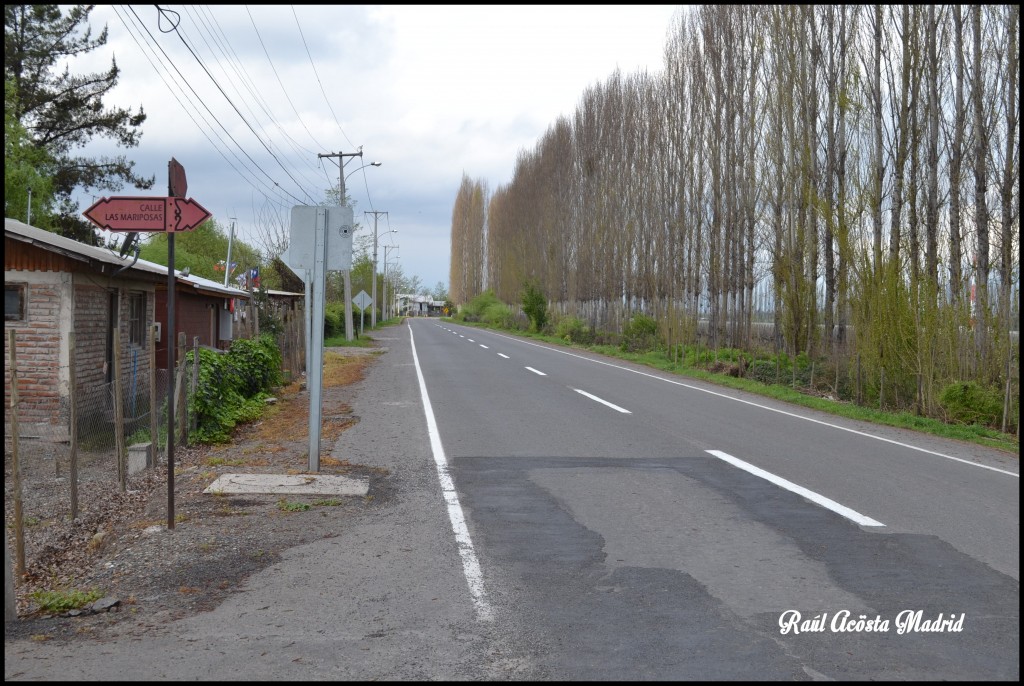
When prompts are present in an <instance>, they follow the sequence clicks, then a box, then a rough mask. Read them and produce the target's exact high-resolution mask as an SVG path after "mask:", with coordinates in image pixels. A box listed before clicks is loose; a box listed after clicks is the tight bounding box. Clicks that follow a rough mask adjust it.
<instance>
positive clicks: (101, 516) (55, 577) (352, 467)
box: [5, 347, 391, 641]
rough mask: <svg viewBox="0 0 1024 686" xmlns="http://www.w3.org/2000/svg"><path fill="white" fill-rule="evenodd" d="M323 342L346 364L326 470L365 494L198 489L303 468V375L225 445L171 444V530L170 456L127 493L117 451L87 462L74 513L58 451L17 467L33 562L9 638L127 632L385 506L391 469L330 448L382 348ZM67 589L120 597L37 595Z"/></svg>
mask: <svg viewBox="0 0 1024 686" xmlns="http://www.w3.org/2000/svg"><path fill="white" fill-rule="evenodd" d="M328 352H329V353H333V354H335V355H339V356H341V357H342V358H343V365H342V367H341V369H343V371H344V373H343V374H338V375H336V378H334V379H333V382H332V381H331V380H330V379H325V388H324V393H323V417H324V430H323V436H324V437H325V438H327V439H330V440H322V448H321V450H322V453H321V469H320V473H321V474H341V475H345V476H349V477H353V478H363V479H367V480H368V481H369V483H370V491H369V494H368V495H367V496H366V497H339V498H311V497H306V496H287V497H282V496H279V495H264V494H243V495H232V496H211V495H209V494H204V493H203V490H204V489H205V488H206V487H207V486H208V485H209V484H210V483H212V482H213V481H214V480H215V479H216V478H217V477H218V476H220V475H221V474H225V473H264V474H299V473H303V472H305V471H306V470H307V468H308V459H307V455H308V409H309V406H308V403H309V396H308V393H307V392H306V391H305V390H300V384H299V383H293V384H290V385H289V386H286V387H283V388H281V389H279V392H278V393H277V395H276V397H277V403H276V404H275V405H273V406H270V407H268V412H267V413H266V414H265V416H264V419H262V420H260V421H257V422H253V423H251V424H248V425H244V426H240V427H238V428H237V429H236V431H235V433H234V435H233V437H232V440H231V442H230V443H227V444H222V445H210V446H202V445H200V446H191V447H181V446H178V447H176V448H175V479H174V512H175V525H174V528H173V529H168V527H167V511H168V502H169V498H168V487H167V466H166V458H165V457H164V456H161V460H160V464H158V465H157V467H156V468H155V469H152V470H145V471H143V472H140V473H139V474H136V475H133V476H131V477H129V479H128V483H127V488H126V489H125V491H124V492H122V491H121V490H120V488H119V487H118V485H117V483H116V478H113V474H112V468H111V464H112V461H113V460H114V457H113V455H109V454H108V455H105V456H100V457H98V458H97V457H94V458H93V459H91V460H90V459H87V460H84V461H83V462H82V465H81V467H80V470H79V482H80V490H81V491H83V492H87V494H85V495H84V496H83V500H86V501H87V504H85V505H83V507H82V511H81V513H80V516H79V518H78V519H77V520H76V521H74V522H73V521H71V520H70V517H69V515H67V514H66V512H67V510H68V507H67V503H68V502H69V501H70V482H69V479H68V478H66V476H65V477H63V478H55V477H54V476H53V470H54V465H53V463H52V462H50V463H45V462H43V461H36V462H35V463H29V464H27V465H23V466H22V482H23V502H24V509H25V513H26V519H27V520H28V521H29V522H30V523H32V525H31V526H28V527H26V529H25V548H26V574H25V575H24V576H23V577H22V578H21V579H20V580H18V583H17V584H16V594H17V607H18V614H19V620H18V621H17V622H9V623H7V625H6V626H5V633H6V636H7V637H9V638H17V637H35V640H38V641H43V640H46V641H48V640H68V639H71V638H74V637H75V636H80V635H82V634H88V635H93V636H97V637H101V636H103V635H105V634H109V633H111V632H114V633H116V632H118V631H121V630H122V629H121V628H120V627H121V625H123V624H125V623H126V622H127V623H129V624H134V625H139V626H142V627H144V628H145V627H149V626H154V625H155V624H157V623H159V622H160V621H167V620H174V619H180V618H183V617H186V616H190V615H192V614H195V613H197V612H202V611H205V610H209V609H211V608H212V607H215V606H216V605H217V604H219V603H220V602H222V600H223V599H224V598H225V597H226V596H227V595H228V594H230V593H231V592H232V591H234V590H236V589H237V588H238V587H239V585H240V584H241V583H242V581H243V580H244V579H245V578H247V577H248V576H249V575H251V574H253V573H254V572H257V571H259V570H261V569H265V568H266V567H268V566H270V565H272V564H274V563H275V562H277V561H279V560H280V559H281V554H282V552H283V551H285V550H287V549H288V548H290V547H293V546H295V545H300V544H303V543H306V542H308V541H310V540H312V539H314V538H316V537H329V536H331V535H336V534H334V533H332V525H333V524H335V523H337V522H340V521H343V520H344V519H345V518H346V517H351V516H353V515H359V514H360V513H364V512H366V511H369V510H372V509H374V508H380V507H382V506H384V505H386V502H387V500H388V498H389V497H390V495H391V489H390V487H389V484H388V474H387V470H381V469H377V468H373V467H369V466H365V465H357V464H352V463H351V462H350V461H349V460H346V459H343V458H342V459H338V458H333V457H331V456H330V450H331V447H332V446H333V444H334V442H335V440H336V438H337V436H339V435H340V434H341V432H343V431H345V430H347V429H349V428H350V427H352V426H354V425H355V424H356V423H357V422H358V421H359V418H358V417H356V416H354V415H353V414H352V408H351V402H352V401H353V398H354V396H355V389H354V386H355V384H356V383H357V382H359V381H360V380H361V379H362V378H363V376H364V373H365V370H366V368H367V367H368V366H369V365H371V364H373V363H374V362H375V361H376V360H377V359H378V357H379V356H380V355H381V354H383V352H384V350H383V349H381V348H379V347H378V348H376V349H363V348H329V349H328ZM6 463H7V465H6V466H7V473H6V474H5V490H6V493H5V505H6V508H5V509H6V515H7V517H6V521H7V525H8V538H9V544H10V545H11V547H12V555H13V547H14V533H13V520H14V516H13V496H12V494H11V490H12V484H13V479H12V478H11V473H10V464H9V463H10V460H9V459H8V460H6ZM65 474H66V472H65ZM302 507H308V508H309V509H306V510H303V509H300V508H302ZM289 508H291V509H289ZM48 513H65V514H63V515H60V514H57V515H56V516H49V517H48V516H47V514H48ZM311 520H312V521H316V523H317V527H316V528H314V527H311ZM72 590H78V591H83V592H86V591H97V592H98V593H100V594H101V595H102V598H103V600H104V601H105V602H103V603H101V605H107V604H110V603H115V604H113V606H112V607H110V608H109V609H106V610H104V611H102V612H97V613H93V612H91V611H90V606H86V607H85V608H84V609H83V610H82V611H80V612H72V614H70V615H69V614H68V613H60V614H55V613H47V612H45V611H43V610H42V609H41V608H40V607H39V604H38V603H37V602H35V601H34V600H33V597H32V594H33V593H34V592H36V591H62V592H69V591H72Z"/></svg>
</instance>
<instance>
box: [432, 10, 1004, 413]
mask: <svg viewBox="0 0 1024 686" xmlns="http://www.w3.org/2000/svg"><path fill="white" fill-rule="evenodd" d="M1018 22H1019V8H1018V7H1016V6H1011V5H970V6H960V5H954V6H935V5H898V6H881V5H870V6H854V5H820V6H795V5H787V6H758V5H732V6H694V7H688V8H684V9H682V10H681V11H680V12H679V13H677V15H676V17H675V19H674V20H673V25H672V26H671V27H670V30H669V32H668V38H667V39H666V45H665V49H664V55H665V59H664V69H663V71H662V72H660V73H656V74H649V73H646V72H642V73H635V74H631V75H624V74H622V73H620V72H618V71H616V72H614V73H613V74H611V75H610V76H609V77H608V78H607V79H606V80H604V81H603V82H601V83H598V84H595V85H594V86H592V87H591V88H588V89H587V90H586V91H585V92H584V93H583V94H582V96H581V98H580V100H579V103H578V105H577V107H576V110H575V112H574V113H573V114H572V115H571V116H570V117H560V118H559V119H557V120H556V121H555V122H554V123H553V124H552V125H551V126H550V127H549V128H548V129H547V130H546V132H545V133H544V135H543V136H541V138H540V139H539V140H538V142H537V143H536V145H535V146H534V148H533V149H532V150H521V151H520V152H519V154H518V156H517V159H516V164H515V169H514V173H513V176H512V179H511V181H509V182H508V183H507V184H504V185H501V186H499V187H498V188H497V189H496V190H495V191H494V192H493V194H490V195H489V196H488V194H487V192H486V186H485V185H484V184H483V183H482V182H475V183H474V182H473V181H471V180H469V179H468V178H464V179H463V184H462V186H461V188H460V190H459V193H458V196H457V198H456V202H455V206H454V210H453V217H452V254H451V284H452V285H451V293H452V299H453V301H454V302H456V304H459V303H465V302H467V301H468V300H470V299H471V298H472V297H474V296H475V295H476V294H478V293H479V292H480V291H481V290H483V289H485V288H488V289H492V290H493V291H494V292H495V294H496V295H497V296H498V297H499V298H500V299H501V300H503V301H505V302H510V303H515V302H517V301H518V300H519V298H520V294H521V292H522V289H523V287H524V284H525V283H528V282H529V283H536V284H539V287H540V288H541V289H542V291H543V292H544V293H545V295H546V296H547V298H548V300H549V302H550V304H551V307H552V309H553V310H555V311H556V312H559V313H561V314H565V315H572V316H579V317H581V318H583V319H584V320H586V321H588V322H589V324H590V325H591V327H598V328H601V327H603V328H608V327H610V328H612V329H618V330H621V329H622V327H623V326H624V324H625V323H627V322H628V321H629V319H630V317H631V316H632V314H633V313H635V312H642V313H645V314H647V315H650V316H653V317H654V318H655V319H656V320H657V321H658V322H659V329H660V334H661V336H662V338H663V340H664V341H665V342H666V343H668V344H669V345H671V344H673V343H677V342H679V343H689V342H694V341H697V340H699V339H703V340H705V341H706V342H707V343H708V344H709V345H711V346H714V347H716V348H717V347H720V346H724V347H732V348H740V349H752V348H754V347H756V346H763V345H765V344H767V345H772V346H774V348H775V350H777V351H785V352H786V353H788V354H789V355H798V354H806V355H809V356H811V357H812V358H817V357H826V358H828V359H829V360H830V361H831V362H832V363H833V364H834V365H835V370H836V374H837V376H838V375H839V374H840V373H841V370H842V371H845V372H846V373H852V371H851V370H852V368H853V366H852V365H854V363H855V362H856V364H857V366H858V369H860V373H863V374H864V375H865V378H866V379H868V381H869V383H870V384H872V387H871V392H873V393H875V394H878V393H889V394H893V395H891V396H890V397H899V396H900V395H901V394H902V397H903V398H904V399H906V403H905V404H906V405H908V406H910V405H914V406H916V407H917V408H918V410H919V411H922V412H926V413H933V412H936V411H937V407H936V400H937V395H938V393H939V392H940V391H941V389H942V387H943V386H944V385H946V384H948V383H951V382H955V381H960V380H974V381H977V382H979V383H982V384H985V385H988V386H990V387H993V388H1001V386H1002V384H1003V383H1004V382H1005V381H1006V380H1007V377H1008V376H1009V375H1012V374H1014V373H1016V372H1015V369H1017V368H1019V362H1018V361H1017V360H1018V358H1017V357H1016V356H1017V355H1019V353H1018V352H1017V351H1018V350H1019V348H1018V347H1017V343H1016V340H1017V339H1016V330H1017V321H1018V316H1019V281H1020V272H1019V264H1020V263H1019V259H1018V255H1019V248H1020V216H1019V207H1020V196H1019V189H1018V186H1019V161H1020V160H1019V143H1018V139H1017V128H1018V116H1019V110H1020V97H1019V90H1018V88H1017V83H1018V78H1019V69H1018V50H1019V48H1018V42H1017V41H1018ZM478 197H482V198H484V203H485V205H486V207H485V208H484V209H483V210H482V211H481V210H480V209H479V208H478V207H477V198H478ZM482 265H485V266H482ZM481 272H482V273H481ZM456 284H458V286H457V285H456ZM758 322H765V323H770V326H764V327H762V328H765V329H767V330H769V331H771V332H772V337H771V338H770V339H769V340H768V341H763V340H759V339H758V337H757V331H758V327H757V326H755V325H756V324H757V323H758ZM854 361H855V362H854Z"/></svg>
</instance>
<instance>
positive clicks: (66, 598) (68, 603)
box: [32, 588, 103, 613]
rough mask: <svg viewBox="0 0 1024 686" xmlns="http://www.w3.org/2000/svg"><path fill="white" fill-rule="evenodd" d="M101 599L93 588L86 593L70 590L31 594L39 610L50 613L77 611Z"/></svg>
mask: <svg viewBox="0 0 1024 686" xmlns="http://www.w3.org/2000/svg"><path fill="white" fill-rule="evenodd" d="M102 597H103V594H102V593H100V592H99V591H98V590H97V589H95V588H94V589H90V590H88V591H79V590H77V589H72V590H70V591H60V590H58V591H35V592H34V593H32V599H33V600H35V601H36V603H38V604H39V607H40V609H41V610H43V612H50V613H63V612H67V611H68V610H77V609H79V608H81V607H84V606H86V605H88V604H89V603H92V602H95V601H97V600H99V599H100V598H102Z"/></svg>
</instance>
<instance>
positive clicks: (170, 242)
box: [166, 232, 175, 529]
mask: <svg viewBox="0 0 1024 686" xmlns="http://www.w3.org/2000/svg"><path fill="white" fill-rule="evenodd" d="M166 333H167V374H168V380H167V528H168V529H173V528H174V338H175V336H174V334H175V330H174V233H173V232H170V233H168V234H167V332H166Z"/></svg>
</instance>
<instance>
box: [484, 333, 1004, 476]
mask: <svg viewBox="0 0 1024 686" xmlns="http://www.w3.org/2000/svg"><path fill="white" fill-rule="evenodd" d="M489 333H492V334H494V335H495V336H501V337H502V338H508V339H509V340H512V341H519V342H520V343H525V344H526V345H532V346H535V347H537V348H544V349H545V350H550V351H551V352H555V353H561V354H563V355H568V356H569V357H576V358H579V359H581V360H586V361H587V362H593V363H595V364H603V365H605V366H606V367H614V368H615V369H621V370H622V371H624V372H630V373H633V374H639V375H640V376H646V377H649V378H651V379H657V380H658V381H664V382H665V383H670V384H675V385H676V386H682V387H683V388H689V389H691V390H694V391H700V392H701V393H710V394H711V395H717V396H718V397H719V398H725V399H727V400H735V401H736V402H738V403H743V404H745V405H752V406H753V407H760V408H761V409H762V410H769V411H770V412H778V413H779V414H784V415H786V416H789V417H794V418H796V419H803V420H804V421H808V422H814V423H815V424H821V425H822V426H828V427H831V428H833V429H839V430H840V431H848V432H850V433H852V434H857V435H858V436H864V437H865V438H873V439H874V440H876V441H884V442H886V443H892V444H893V445H898V446H901V447H903V448H909V449H910V450H916V451H918V452H922V453H928V454H929V455H935V456H936V457H944V458H946V459H947V460H954V461H956V462H963V463H964V464H966V465H970V466H971V467H980V468H982V469H988V470H991V471H993V472H999V473H1000V474H1008V475H1009V476H1015V477H1017V478H1018V479H1019V478H1020V474H1015V473H1013V472H1009V471H1006V470H1005V469H999V468H998V467H990V466H988V465H987V464H978V463H977V462H971V461H970V460H965V459H963V458H961V457H953V456H952V455H946V454H945V453H940V452H936V451H934V450H928V449H927V448H920V447H918V446H916V445H910V444H909V443H903V442H901V441H896V440H893V439H891V438H883V437H882V436H874V435H872V434H869V433H865V432H863V431H857V430H856V429H850V428H848V427H845V426H839V425H838V424H832V423H830V422H823V421H821V420H820V419H814V418H812V417H805V416H803V415H799V414H795V413H793V412H786V411H785V410H780V409H777V408H774V407H769V406H767V405H761V404H760V403H755V402H751V401H750V400H743V399H742V398H736V397H733V396H731V395H726V394H725V393H716V392H715V391H709V390H708V389H706V388H701V387H700V386H692V385H690V384H687V383H683V382H682V381H674V380H672V379H666V378H664V377H661V376H657V375H656V374H648V373H647V372H641V371H639V370H636V369H630V368H629V367H623V366H621V365H617V364H612V363H611V362H605V361H603V360H595V359H592V358H589V357H584V356H583V355H576V354H575V353H570V352H567V351H565V350H559V349H558V348H550V347H548V346H546V345H540V344H539V343H532V342H530V341H524V340H522V339H519V338H515V337H514V336H506V335H505V334H500V333H495V332H494V331H491V332H489Z"/></svg>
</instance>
